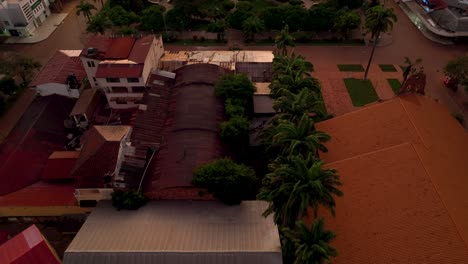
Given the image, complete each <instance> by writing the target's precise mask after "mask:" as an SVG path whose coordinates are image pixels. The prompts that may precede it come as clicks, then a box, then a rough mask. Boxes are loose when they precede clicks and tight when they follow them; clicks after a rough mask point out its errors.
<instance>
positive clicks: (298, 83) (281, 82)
mask: <svg viewBox="0 0 468 264" xmlns="http://www.w3.org/2000/svg"><path fill="white" fill-rule="evenodd" d="M306 88H308V89H310V90H311V91H314V92H316V93H319V92H320V83H319V82H318V80H317V79H315V78H313V77H311V76H310V75H309V74H302V73H301V72H300V71H297V72H291V73H290V74H288V75H279V76H277V77H276V78H275V79H273V81H272V82H271V84H270V90H271V91H270V92H271V96H272V97H273V98H278V97H280V96H282V95H283V94H284V92H288V91H289V92H293V93H298V92H300V91H302V90H303V89H306Z"/></svg>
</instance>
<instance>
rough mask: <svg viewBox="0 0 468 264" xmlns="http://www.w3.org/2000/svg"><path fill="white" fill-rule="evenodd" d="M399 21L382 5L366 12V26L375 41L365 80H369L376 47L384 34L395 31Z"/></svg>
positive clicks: (390, 10)
mask: <svg viewBox="0 0 468 264" xmlns="http://www.w3.org/2000/svg"><path fill="white" fill-rule="evenodd" d="M396 21H397V16H396V15H395V13H394V12H393V9H392V8H386V7H383V6H381V5H378V6H374V7H371V8H369V9H367V11H366V20H365V26H366V29H367V31H368V32H370V33H371V39H374V45H373V46H372V52H371V55H370V57H369V61H368V63H367V67H366V72H365V73H364V79H367V74H368V73H369V68H370V65H371V62H372V58H373V57H374V52H375V47H376V46H377V41H378V40H379V36H380V34H381V33H382V32H384V33H385V32H388V31H390V30H392V29H393V23H395V22H396Z"/></svg>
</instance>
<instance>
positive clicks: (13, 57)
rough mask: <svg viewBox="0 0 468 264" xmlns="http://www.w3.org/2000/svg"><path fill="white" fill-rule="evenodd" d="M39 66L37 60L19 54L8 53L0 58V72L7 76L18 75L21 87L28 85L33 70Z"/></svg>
mask: <svg viewBox="0 0 468 264" xmlns="http://www.w3.org/2000/svg"><path fill="white" fill-rule="evenodd" d="M41 67H42V65H41V64H40V63H39V62H37V61H35V60H34V59H32V58H30V57H27V56H23V55H20V54H10V55H8V56H5V57H4V58H3V59H2V60H0V73H2V74H4V75H6V76H7V77H12V78H14V77H19V78H20V79H21V83H20V86H21V87H26V86H28V85H29V83H30V82H31V80H32V77H33V76H34V74H35V72H36V71H37V70H39V69H40V68H41Z"/></svg>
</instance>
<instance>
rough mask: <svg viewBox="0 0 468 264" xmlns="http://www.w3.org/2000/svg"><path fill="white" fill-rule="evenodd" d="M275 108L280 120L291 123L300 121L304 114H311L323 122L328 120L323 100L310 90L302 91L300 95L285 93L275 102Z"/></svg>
mask: <svg viewBox="0 0 468 264" xmlns="http://www.w3.org/2000/svg"><path fill="white" fill-rule="evenodd" d="M273 108H274V109H275V111H277V112H278V114H277V115H276V116H277V118H279V119H286V120H291V121H297V120H299V119H300V118H301V117H302V116H303V115H304V113H309V114H311V115H312V116H315V117H316V118H315V119H314V120H316V121H321V120H324V119H326V118H328V114H327V113H326V111H325V106H324V104H323V100H322V99H321V98H320V97H319V96H318V95H317V93H315V92H314V91H311V90H310V89H309V88H305V89H303V90H301V91H300V92H299V93H297V94H296V93H292V92H289V91H287V92H285V93H283V95H282V96H281V97H278V98H277V99H276V100H274V102H273Z"/></svg>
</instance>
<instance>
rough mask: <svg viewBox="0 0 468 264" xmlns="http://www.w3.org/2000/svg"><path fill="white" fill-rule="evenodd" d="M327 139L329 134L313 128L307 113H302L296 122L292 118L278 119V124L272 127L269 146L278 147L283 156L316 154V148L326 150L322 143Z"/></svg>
mask: <svg viewBox="0 0 468 264" xmlns="http://www.w3.org/2000/svg"><path fill="white" fill-rule="evenodd" d="M328 140H330V136H329V135H328V134H326V133H325V132H322V131H318V130H315V127H314V122H313V121H312V120H311V119H310V118H309V116H308V115H307V114H303V115H302V117H301V118H300V119H299V120H298V121H297V123H296V122H294V120H293V121H291V120H279V124H278V125H277V126H276V127H275V128H274V135H273V137H272V138H271V147H270V148H272V149H280V150H281V153H282V154H283V155H285V156H287V155H297V154H303V155H308V154H309V153H312V154H314V155H316V154H317V151H318V150H320V151H323V152H327V151H328V149H327V147H325V145H324V144H323V142H326V141H328Z"/></svg>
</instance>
